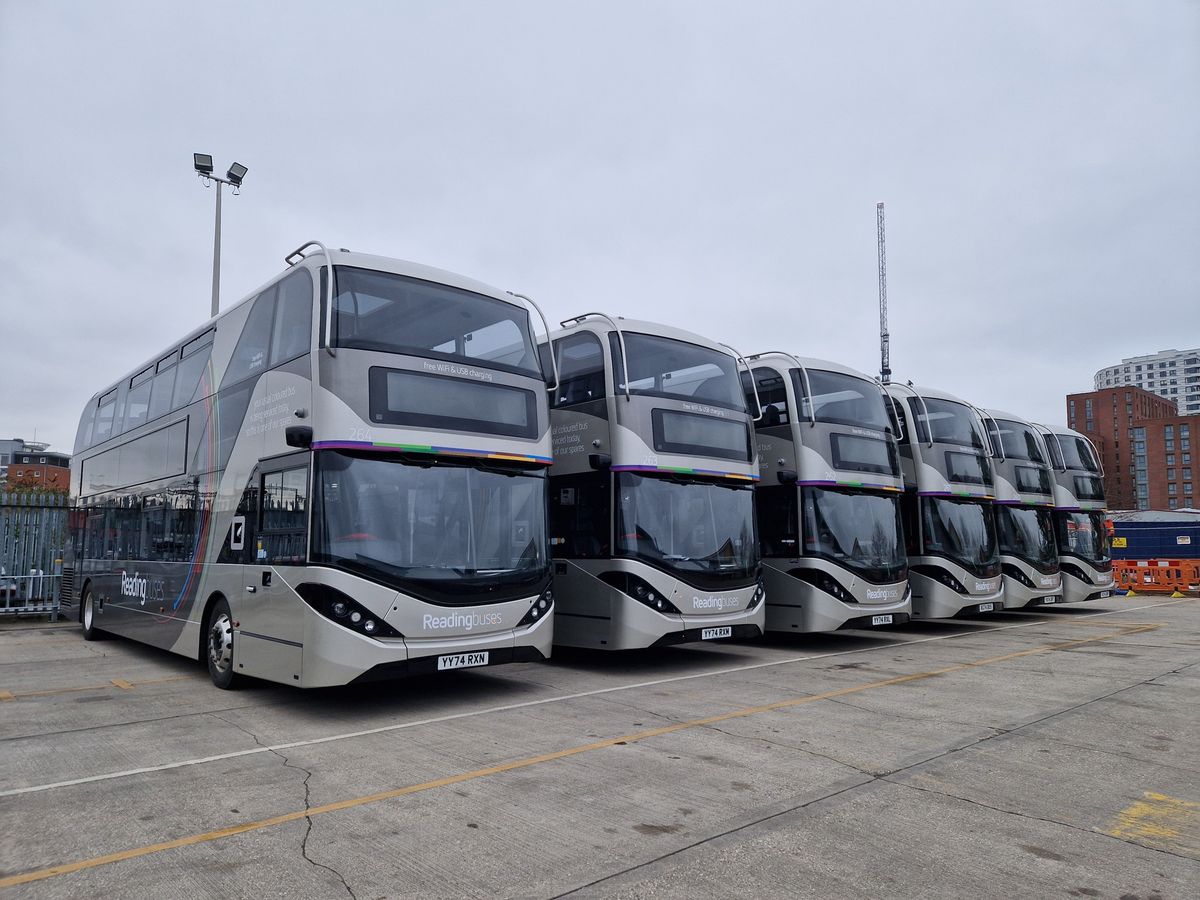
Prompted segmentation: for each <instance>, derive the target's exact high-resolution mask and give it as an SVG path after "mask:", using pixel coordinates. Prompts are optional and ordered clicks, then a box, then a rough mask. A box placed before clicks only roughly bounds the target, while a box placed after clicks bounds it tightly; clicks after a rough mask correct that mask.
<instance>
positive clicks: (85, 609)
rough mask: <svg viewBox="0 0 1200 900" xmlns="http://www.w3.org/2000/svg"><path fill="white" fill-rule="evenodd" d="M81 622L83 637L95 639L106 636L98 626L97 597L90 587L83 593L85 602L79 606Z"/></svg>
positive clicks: (89, 639) (87, 639)
mask: <svg viewBox="0 0 1200 900" xmlns="http://www.w3.org/2000/svg"><path fill="white" fill-rule="evenodd" d="M79 622H80V624H81V625H83V639H84V640H85V641H95V640H99V639H100V638H102V637H104V632H103V631H101V630H100V629H99V628H97V627H96V598H95V597H94V595H93V594H92V589H91V588H90V587H89V588H88V589H87V590H86V591H85V592H84V594H83V603H81V604H80V606H79Z"/></svg>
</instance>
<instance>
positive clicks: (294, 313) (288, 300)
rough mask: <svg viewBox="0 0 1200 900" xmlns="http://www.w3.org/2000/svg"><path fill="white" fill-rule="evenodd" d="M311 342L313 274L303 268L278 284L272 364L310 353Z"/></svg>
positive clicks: (272, 342) (272, 341)
mask: <svg viewBox="0 0 1200 900" xmlns="http://www.w3.org/2000/svg"><path fill="white" fill-rule="evenodd" d="M311 343H312V276H311V275H309V274H308V270H307V269H300V270H299V271H297V272H294V273H292V274H291V275H289V276H288V277H287V278H285V279H284V280H283V281H281V282H280V283H279V300H278V302H277V303H276V308H275V331H274V334H273V336H272V338H271V365H272V366H277V365H279V364H280V363H282V362H287V361H288V360H289V359H293V358H295V357H297V356H301V355H302V354H305V353H307V352H308V350H309V346H310V344H311Z"/></svg>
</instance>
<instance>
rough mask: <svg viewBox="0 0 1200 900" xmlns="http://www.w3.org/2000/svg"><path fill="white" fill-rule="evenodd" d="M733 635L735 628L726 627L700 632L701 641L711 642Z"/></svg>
mask: <svg viewBox="0 0 1200 900" xmlns="http://www.w3.org/2000/svg"><path fill="white" fill-rule="evenodd" d="M732 634H733V628H732V627H731V626H729V625H726V626H725V627H724V628H704V629H701V631H700V640H702V641H711V640H712V639H713V638H723V637H730V636H731V635H732Z"/></svg>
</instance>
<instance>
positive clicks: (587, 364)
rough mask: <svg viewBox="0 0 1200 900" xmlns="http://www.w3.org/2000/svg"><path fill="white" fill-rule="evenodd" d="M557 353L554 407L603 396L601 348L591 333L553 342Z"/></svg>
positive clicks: (602, 355)
mask: <svg viewBox="0 0 1200 900" xmlns="http://www.w3.org/2000/svg"><path fill="white" fill-rule="evenodd" d="M554 352H555V353H556V354H557V355H558V378H559V384H558V391H557V392H556V393H555V395H554V405H555V406H570V405H571V404H572V403H584V402H586V401H588V400H597V399H599V398H600V397H603V396H604V350H603V348H602V347H601V346H600V339H599V338H598V337H596V336H595V335H594V334H589V333H587V332H581V333H580V334H575V335H571V337H567V338H562V339H560V340H557V341H555V342H554Z"/></svg>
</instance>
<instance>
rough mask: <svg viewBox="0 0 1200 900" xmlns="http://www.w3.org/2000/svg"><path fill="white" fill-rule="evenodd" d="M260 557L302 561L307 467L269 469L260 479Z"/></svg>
mask: <svg viewBox="0 0 1200 900" xmlns="http://www.w3.org/2000/svg"><path fill="white" fill-rule="evenodd" d="M260 496H261V497H262V514H261V518H260V520H259V529H260V533H259V537H260V538H261V540H262V554H264V555H260V556H259V559H260V560H262V561H265V562H271V563H301V562H304V558H305V554H306V552H307V546H306V545H307V523H308V513H307V510H308V467H307V466H299V467H296V468H293V469H285V470H284V471H282V472H269V473H267V474H266V475H264V476H263V480H262V493H261V495H260Z"/></svg>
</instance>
